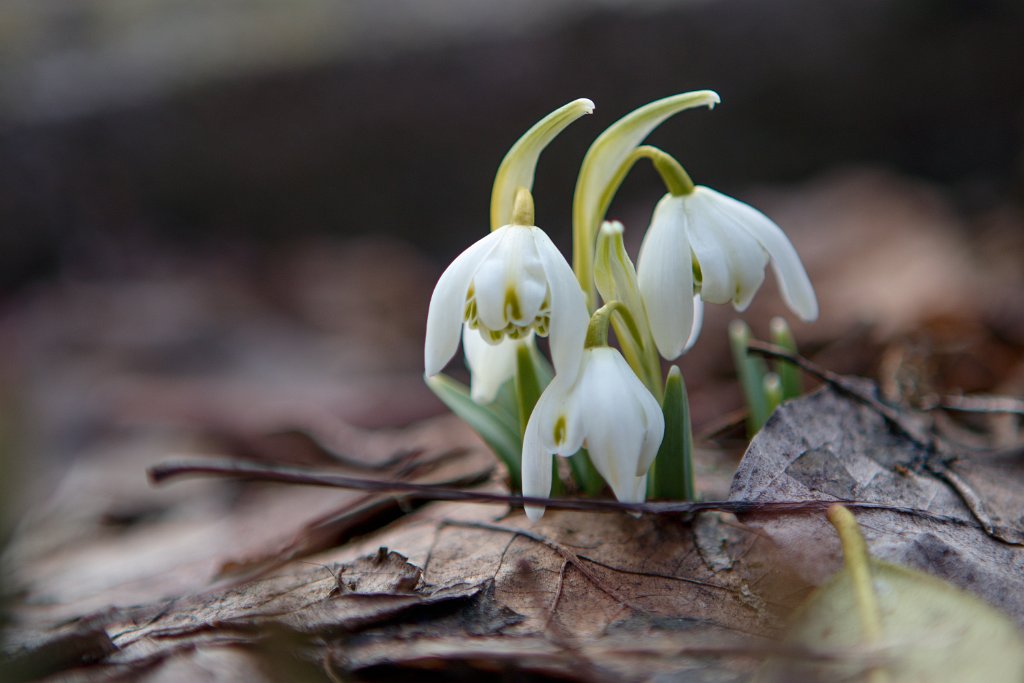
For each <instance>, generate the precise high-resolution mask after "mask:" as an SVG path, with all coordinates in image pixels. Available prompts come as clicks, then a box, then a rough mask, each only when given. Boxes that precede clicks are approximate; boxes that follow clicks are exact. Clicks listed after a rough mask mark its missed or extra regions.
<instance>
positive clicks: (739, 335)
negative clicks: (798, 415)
mask: <svg viewBox="0 0 1024 683" xmlns="http://www.w3.org/2000/svg"><path fill="white" fill-rule="evenodd" d="M749 342H750V328H749V327H748V326H747V324H746V323H745V322H743V321H742V320H733V321H732V322H731V323H730V324H729V346H730V347H731V348H732V360H733V363H734V364H735V365H736V374H737V376H738V377H739V380H740V386H742V387H743V397H744V398H745V399H746V401H747V412H748V414H747V433H748V434H749V435H750V436H753V435H754V434H757V432H758V431H759V430H760V429H761V427H763V426H764V423H765V422H767V421H768V415H769V412H768V401H767V400H766V397H765V395H764V375H765V373H766V372H767V370H768V369H767V367H766V366H765V363H764V361H763V360H761V359H760V358H758V357H755V356H751V355H750V354H749V353H747V344H748V343H749Z"/></svg>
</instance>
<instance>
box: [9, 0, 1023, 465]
mask: <svg viewBox="0 0 1024 683" xmlns="http://www.w3.org/2000/svg"><path fill="white" fill-rule="evenodd" d="M1022 35H1024V6H1022V5H1021V4H1020V3H1018V2H1014V1H1013V0H1004V1H999V0H988V1H986V0H935V1H925V0H905V1H903V2H863V1H861V0H838V1H835V2H829V3H822V2H819V1H818V0H786V1H783V2H773V3H765V2H758V1H756V0H735V1H725V0H705V1H697V0H693V1H687V2H671V1H669V0H644V1H640V2H638V1H633V2H629V1H627V0H603V1H601V2H586V1H584V0H557V1H556V0H546V1H545V0H514V1H509V2H503V3H490V2H478V1H476V0H432V1H429V2H428V1H419V2H417V1H415V0H386V1H382V0H347V1H345V2H328V1H327V0H307V1H305V2H288V3H283V2H252V1H248V2H242V1H239V0H224V1H221V2H217V3H209V2H205V1H203V0H191V1H186V2H171V1H169V0H102V1H97V2H91V3H82V2H75V1H71V0H8V1H7V2H6V3H4V5H3V6H2V7H0V283H2V284H0V287H2V289H0V292H2V293H0V352H2V355H0V405H2V406H3V407H4V410H3V415H4V417H3V423H4V424H3V426H2V428H0V438H2V443H0V450H2V451H3V452H4V453H5V454H6V456H5V457H6V459H7V460H8V463H7V467H9V468H10V467H12V466H14V465H16V466H17V467H16V469H18V470H20V471H21V472H23V473H24V472H26V471H36V470H41V469H45V468H46V467H48V466H52V467H54V468H56V469H57V470H59V469H60V468H61V467H62V465H61V463H64V462H66V461H67V458H68V457H70V456H74V455H78V454H82V453H87V452H89V451H90V450H92V449H98V448H105V447H107V446H108V445H109V443H110V439H111V438H113V437H114V436H116V437H117V438H119V439H123V438H124V437H125V435H126V434H134V433H136V431H137V430H139V429H140V425H145V426H146V429H147V430H150V431H147V432H146V433H147V434H151V433H152V430H153V429H154V425H159V426H161V428H164V429H167V430H168V432H169V433H172V434H178V433H179V432H178V431H175V430H178V429H180V428H181V425H182V424H188V425H192V426H195V425H197V424H198V425H204V424H208V423H209V422H211V421H213V422H217V424H219V425H223V424H224V423H225V422H227V423H230V424H233V425H235V426H238V425H244V426H248V427H250V428H257V427H263V426H267V425H269V424H271V423H273V422H274V421H275V420H278V421H287V420H286V419H285V418H283V417H282V415H297V414H302V415H308V414H309V413H310V412H315V411H323V412H324V413H326V414H330V415H332V416H334V417H336V418H338V419H343V420H346V421H351V422H352V423H353V424H358V425H363V426H386V425H394V424H401V423H404V422H408V421H410V420H412V419H415V418H417V417H421V416H424V415H429V414H432V413H436V412H438V411H440V407H439V405H438V404H437V403H435V402H433V400H432V399H431V397H430V396H429V395H428V394H427V392H426V390H425V389H423V387H422V385H421V382H420V378H419V374H420V372H421V366H420V363H421V356H420V353H421V351H420V343H421V335H422V325H423V319H424V316H425V310H426V302H427V300H428V298H429V292H430V288H431V287H432V284H433V281H434V278H436V275H437V274H438V273H439V272H440V270H441V268H443V266H444V264H445V263H447V262H448V261H449V260H450V259H451V258H452V257H453V256H454V255H455V254H457V253H458V252H459V251H460V250H461V249H462V248H464V247H465V246H466V245H467V244H469V243H470V242H471V241H472V240H474V239H476V238H477V237H478V236H479V235H481V234H482V233H483V231H484V230H485V229H486V217H487V206H488V199H489V191H490V186H491V182H492V179H493V172H494V170H495V169H496V168H497V165H498V162H499V161H500V159H501V157H502V156H503V154H504V153H505V151H506V150H507V148H508V147H509V145H510V144H511V143H512V142H513V141H514V140H515V139H516V137H517V136H518V135H520V134H521V133H522V132H523V131H525V129H526V128H527V127H528V126H530V125H531V124H532V123H533V122H534V121H536V120H537V119H538V118H539V117H541V116H542V115H544V114H545V113H547V112H548V111H550V110H551V109H553V108H555V107H556V106H558V105H561V104H563V103H564V102H566V101H568V100H570V99H573V98H576V97H584V96H585V97H590V98H591V99H593V100H594V101H595V102H596V103H597V111H596V113H595V115H594V116H592V117H588V118H586V119H584V120H582V121H580V122H579V123H577V124H575V125H574V126H573V127H572V128H571V129H569V131H568V132H567V133H566V134H565V135H563V136H562V137H561V138H560V139H559V140H558V141H557V142H556V143H555V144H553V145H552V146H551V148H550V149H549V150H548V152H547V153H546V154H545V156H544V157H543V158H542V161H541V165H540V168H539V171H538V177H537V191H536V199H537V206H538V223H539V224H540V225H541V226H542V227H544V228H545V229H547V230H548V231H549V232H550V233H551V234H552V236H553V237H554V239H555V240H556V242H558V243H560V244H561V245H563V246H567V243H568V220H569V207H570V196H571V190H572V187H573V184H574V182H575V175H576V171H577V169H578V164H579V162H580V160H581V159H582V156H583V153H584V152H585V150H586V148H587V146H588V145H589V143H590V142H591V141H592V140H593V138H594V137H595V136H596V135H597V134H598V133H599V132H600V131H601V130H603V129H604V127H605V126H607V125H608V124H610V123H611V122H613V121H614V120H615V119H616V118H617V117H618V116H620V115H622V114H623V113H625V112H627V111H629V110H631V109H633V108H635V107H636V106H639V105H641V104H643V103H645V102H647V101H649V100H652V99H656V98H659V97H663V96H666V95H669V94H673V93H677V92H681V91H685V90H690V89H697V88H713V89H715V90H717V91H718V92H719V93H720V94H721V96H722V104H721V105H720V107H718V108H717V109H716V110H715V111H714V113H713V114H709V113H707V112H703V111H702V112H691V113H687V114H684V115H682V116H680V117H678V118H677V119H675V120H673V121H671V122H670V123H669V124H668V125H665V126H664V127H663V128H662V129H661V130H659V131H658V132H657V133H656V134H655V136H654V137H653V142H654V143H655V144H658V145H659V146H662V147H664V148H665V149H667V150H669V151H670V152H672V153H674V154H675V155H676V156H677V157H678V158H679V159H680V160H681V161H682V162H683V163H684V165H686V167H687V168H688V170H689V171H690V172H691V174H692V175H693V177H694V179H695V180H696V181H697V182H699V183H704V184H708V185H711V186H713V187H715V188H717V189H720V190H722V191H725V192H728V193H731V194H735V195H737V196H739V197H741V198H743V199H746V200H748V201H751V203H754V204H756V205H758V206H760V207H761V208H764V209H765V210H766V211H767V212H768V213H770V214H771V215H773V216H774V217H775V218H776V219H777V220H778V221H779V222H780V224H782V225H783V227H784V228H786V229H787V231H789V232H790V234H791V235H792V236H793V238H794V240H795V241H796V242H797V245H798V248H799V249H800V251H801V253H802V254H803V255H804V258H805V259H806V260H807V262H808V267H809V269H810V270H811V273H812V276H815V277H816V278H820V279H816V283H818V287H819V293H821V295H822V299H823V303H824V304H825V305H824V306H823V311H824V313H823V319H822V323H821V324H820V326H819V327H818V328H816V329H817V330H818V331H817V332H814V331H804V332H802V334H805V335H806V336H807V337H809V338H810V339H811V340H812V342H813V343H818V342H821V343H822V344H823V343H824V342H825V341H827V339H826V338H827V337H830V338H831V339H833V340H834V339H836V338H840V337H842V336H843V335H848V334H850V333H849V330H850V329H851V328H850V326H851V325H853V324H854V323H855V322H857V321H858V318H857V317H858V316H860V315H861V313H862V312H863V311H870V310H872V308H871V307H872V306H876V307H878V310H884V311H886V313H885V315H886V316H888V317H887V318H886V319H885V320H884V321H882V322H886V323H887V324H889V325H890V328H893V327H896V328H898V327H899V326H900V325H899V323H900V322H901V321H902V323H903V325H904V327H911V326H913V325H914V324H916V318H914V317H913V316H909V317H908V315H909V314H908V311H918V310H924V309H922V308H921V307H922V306H923V304H922V303H921V302H922V301H925V302H931V303H936V302H938V303H937V304H936V305H937V306H939V308H940V309H941V308H942V306H943V305H944V304H943V302H950V301H953V302H954V303H957V304H958V305H960V304H962V303H964V301H965V300H970V299H971V298H976V297H979V296H980V293H981V292H992V291H996V292H999V294H997V295H995V296H994V297H992V296H990V297H988V302H989V303H992V300H993V299H995V304H994V305H996V308H995V309H993V310H995V313H993V315H994V316H995V317H996V318H998V316H999V315H1003V314H1005V312H1006V311H1010V310H1017V309H1016V308H1014V307H1016V306H1018V304H1019V303H1020V302H1021V299H1020V296H1019V295H1017V294H1012V293H1011V292H1015V291H1018V290H1014V289H1013V287H1015V286H1016V285H1015V284H1014V283H1019V281H1020V276H1019V270H1018V269H1017V268H1016V266H1015V263H1018V262H1019V261H1015V260H1014V259H1016V258H1017V256H1018V255H1019V254H1021V253H1024V252H1022V251H1020V250H1019V247H1020V245H1021V237H1020V229H1019V226H1020V221H1019V216H1020V207H1021V200H1022V190H1024V145H1022V142H1024V40H1021V36H1022ZM659 187H660V186H659V184H658V183H657V181H656V177H655V176H654V174H652V173H650V172H649V171H648V170H646V169H645V170H641V171H639V172H637V173H636V174H635V175H634V176H631V178H630V180H629V181H628V182H627V184H626V186H625V188H624V192H623V195H621V199H620V200H619V201H618V202H617V205H616V207H614V208H613V213H614V214H615V215H616V216H617V217H620V218H623V219H624V220H626V222H627V226H632V232H631V233H630V234H631V235H632V236H633V238H634V239H636V238H637V237H639V232H640V229H641V228H642V226H643V222H644V221H645V220H646V219H647V218H648V216H649V211H650V207H651V206H652V205H653V200H654V199H655V198H656V197H657V196H658V195H659V194H660V189H659ZM823 216H824V217H828V216H831V217H835V219H836V220H835V223H834V224H832V225H827V224H822V222H821V218H822V217H823ZM840 229H841V230H842V232H838V231H839V230H840ZM861 230H863V233H860V232H858V231H861ZM901 230H905V232H904V233H901V232H900V231H901ZM901 235H902V237H901ZM935 235H938V237H935ZM978 235H981V236H984V238H985V241H984V242H978V243H975V242H972V241H971V240H973V239H974V238H975V236H978ZM888 240H891V241H892V243H893V244H898V245H899V249H897V248H896V246H892V245H891V244H890V243H889V242H888ZM964 244H967V245H972V244H974V245H976V244H983V245H984V246H983V247H977V248H975V247H974V246H972V247H970V248H971V249H973V250H974V251H973V252H972V254H971V257H972V258H973V259H974V260H973V261H971V262H970V263H969V264H966V265H965V264H963V263H960V262H959V261H956V256H955V255H956V254H957V252H958V250H961V251H962V249H961V246H962V245H964ZM829 245H831V246H829ZM947 247H948V248H947ZM890 248H891V251H889V252H888V253H889V254H890V257H891V258H889V259H888V260H886V259H885V258H881V259H879V258H878V257H879V254H883V255H884V254H885V253H887V252H886V250H887V249H890ZM858 249H862V250H865V251H864V254H866V255H865V257H864V259H863V260H862V262H864V263H867V264H868V265H869V266H870V267H868V268H866V270H856V269H853V270H851V268H852V267H853V266H851V265H850V264H851V261H849V260H847V261H842V262H840V263H839V265H838V266H837V265H836V264H837V262H836V261H834V260H833V261H830V260H829V259H836V258H839V259H854V260H855V259H856V258H857V254H858V253H859V252H858V251H857V250H858ZM950 253H952V254H954V256H953V257H951V258H952V261H951V260H949V259H947V257H949V255H950ZM989 256H992V259H993V260H992V264H993V265H992V269H993V272H994V273H997V274H1000V276H1001V277H1003V276H1004V279H1003V280H1002V281H1001V282H1002V285H1000V284H998V283H995V284H994V283H993V282H990V281H986V282H985V283H983V285H978V286H977V287H979V288H981V289H978V288H975V284H973V283H972V282H966V281H964V280H963V279H961V278H964V277H968V276H966V275H964V273H971V272H974V271H975V270H977V266H978V264H985V263H987V262H988V261H987V260H986V259H988V258H989ZM917 260H920V261H922V262H927V263H931V264H932V266H931V268H930V269H929V267H928V266H927V265H926V266H925V267H924V271H925V274H924V275H921V274H920V272H921V271H919V270H915V269H914V267H912V266H913V265H914V262H915V261H917ZM950 263H953V265H950ZM871 268H875V270H871ZM837 271H838V273H837ZM830 275H832V276H834V277H833V281H835V280H836V278H838V281H839V282H840V283H841V285H836V286H835V287H833V288H832V289H829V287H830V285H829V284H828V283H829V282H830V280H829V276H830ZM875 276H877V277H875ZM889 277H892V278H894V280H893V282H894V284H893V286H892V287H889V286H888V280H887V279H888V278H889ZM843 278H845V279H843ZM901 278H902V279H901ZM913 283H917V285H918V289H915V290H914V292H913V296H910V295H909V294H907V292H908V288H910V289H913V286H912V285H913ZM862 284H863V286H864V290H863V292H864V294H863V296H860V298H859V299H858V296H859V294H858V293H859V292H860V291H862V290H860V289H859V288H860V287H861V285H862ZM1011 285H1012V286H1011ZM986 287H987V288H988V289H985V288H986ZM972 288H973V289H972ZM770 290H774V286H773V285H771V284H769V285H768V286H767V287H766V291H770ZM918 290H919V291H918ZM958 292H959V293H964V294H965V295H964V296H959V295H957V293H958ZM918 294H920V296H921V297H923V298H915V297H916V296H917V295H918ZM765 296H770V295H765ZM890 296H892V297H895V299H894V301H891V302H888V303H887V302H886V299H888V297H890ZM1000 297H1002V298H1000ZM865 299H866V301H864V300H865ZM896 299H898V301H896ZM858 301H863V302H864V303H863V305H862V306H861V305H860V304H859V303H857V302H858ZM851 302H852V303H851ZM829 303H832V304H833V305H832V307H831V308H830V307H829V305H828V304H829ZM773 305H774V306H775V307H774V308H771V306H773ZM765 306H766V307H767V308H765V309H764V310H765V311H766V312H765V313H764V315H767V314H770V313H772V312H779V310H781V309H779V308H778V306H777V304H773V303H771V302H769V303H766V304H765ZM858 306H859V307H858ZM851 311H852V312H851ZM926 312H927V311H926ZM940 312H941V311H940ZM1000 312H1002V313H1000ZM731 315H732V314H731V312H729V311H725V312H712V313H711V314H710V318H709V326H710V327H711V329H714V327H715V325H719V324H720V323H721V324H724V321H725V320H726V319H728V317H731ZM753 315H755V316H756V315H757V311H756V310H755V311H754V312H753ZM922 315H924V313H922ZM716 316H717V317H716ZM883 317H884V316H883ZM990 317H991V316H990ZM1004 317H1005V316H1004ZM1019 317H1020V316H1019V315H1010V316H1009V317H1006V319H1005V320H1004V321H1003V323H1004V324H1003V325H1002V327H1000V328H999V329H1000V330H1002V332H1001V333H1000V334H1003V336H1004V338H1005V339H1006V340H1008V341H1007V344H1010V345H1011V347H1013V345H1015V344H1017V343H1018V341H1019V339H1020V338H1019V337H1014V335H1017V334H1019V333H1020V331H1021V329H1022V327H1024V325H1022V324H1021V323H1020V321H1019ZM894 321H895V322H894ZM872 322H876V323H877V322H878V321H877V320H875V321H872ZM715 334H717V333H714V332H708V339H710V340H711V341H706V342H705V343H704V344H703V347H698V349H697V350H695V354H705V355H706V356H708V357H711V356H714V357H715V358H719V357H722V356H723V353H722V352H721V348H722V346H723V345H722V344H721V343H720V342H721V341H722V340H721V337H720V336H717V337H716V336H715ZM851 338H852V339H854V340H855V341H856V340H857V339H860V337H856V336H855V335H854V336H853V337H851ZM701 348H703V349H704V350H701ZM1014 348H1016V347H1014ZM698 357H700V356H698ZM843 357H844V354H843V353H841V352H836V353H834V354H833V356H832V359H833V361H835V362H838V360H841V359H842V358H843ZM837 359H838V360H837ZM699 367H700V366H699V364H697V365H694V368H695V370H694V372H698V370H697V368H699ZM684 369H685V366H684ZM840 369H843V368H840ZM848 369H856V368H848ZM696 382H697V384H698V385H700V382H701V380H700V379H699V378H698V379H697V380H696ZM992 386H995V383H993V384H992ZM730 391H732V389H730ZM730 395H732V394H730ZM707 405H710V406H717V405H718V404H716V403H714V402H711V403H708V404H707ZM716 411H717V408H704V409H702V408H695V414H696V415H697V418H698V420H700V419H702V417H703V419H704V420H705V421H707V420H710V419H712V418H714V417H715V415H714V414H713V413H715V412H716ZM172 442H173V439H172ZM174 443H176V442H174ZM170 447H171V446H168V445H167V444H161V445H160V449H163V450H166V449H168V448H170ZM0 466H2V463H0ZM4 478H5V480H6V481H7V482H8V483H10V482H12V481H13V478H12V477H11V476H10V475H9V474H8V475H5V477H4Z"/></svg>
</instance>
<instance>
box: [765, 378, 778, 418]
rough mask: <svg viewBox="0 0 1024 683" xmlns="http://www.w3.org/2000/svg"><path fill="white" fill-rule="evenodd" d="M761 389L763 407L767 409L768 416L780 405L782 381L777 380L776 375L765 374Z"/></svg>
mask: <svg viewBox="0 0 1024 683" xmlns="http://www.w3.org/2000/svg"><path fill="white" fill-rule="evenodd" d="M763 389H764V401H765V406H766V408H767V409H768V414H769V415H771V414H772V413H774V412H775V409H776V408H778V407H779V405H780V404H781V403H782V380H780V379H779V375H778V373H775V372H766V373H765V374H764V387H763Z"/></svg>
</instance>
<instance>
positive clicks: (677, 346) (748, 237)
mask: <svg viewBox="0 0 1024 683" xmlns="http://www.w3.org/2000/svg"><path fill="white" fill-rule="evenodd" d="M768 264H771V267H772V271H773V272H774V273H775V278H776V280H777V281H778V283H779V288H780V290H781V292H782V298H783V300H784V301H785V302H786V304H787V305H788V306H789V308H790V309H791V310H792V311H793V312H794V313H795V314H796V315H797V316H799V317H800V318H801V319H802V320H805V321H811V320H815V319H816V318H817V317H818V302H817V299H816V298H815V296H814V288H813V287H812V286H811V281H810V280H809V279H808V277H807V273H806V271H805V270H804V267H803V264H801V263H800V257H799V256H797V253H796V250H795V249H794V248H793V245H792V244H791V243H790V242H789V239H788V238H787V237H786V235H785V234H784V233H783V232H782V230H781V228H779V226H778V225H776V224H775V223H774V222H773V221H772V220H771V219H770V218H768V217H767V216H765V215H764V214H763V213H761V212H760V211H758V210H757V209H755V208H753V207H751V206H748V205H747V204H744V203H743V202H740V201H737V200H735V199H733V198H731V197H727V196H725V195H724V194H721V193H720V192H716V191H715V190H712V189H711V188H708V187H703V186H700V185H698V186H697V187H695V188H694V190H693V191H692V192H691V193H690V194H680V195H672V194H667V195H665V197H663V198H662V199H661V201H660V202H658V206H657V207H656V208H655V210H654V215H653V217H652V218H651V226H650V228H649V229H648V231H647V234H646V235H645V236H644V241H643V244H642V245H641V247H640V256H639V259H638V263H637V280H638V283H639V286H640V292H641V295H642V297H643V300H644V305H645V307H646V308H647V315H648V317H649V319H650V323H651V329H652V332H653V335H654V342H655V344H656V345H657V347H658V351H659V352H660V353H661V355H662V356H663V357H665V358H667V359H669V360H672V359H674V358H677V357H678V356H679V355H680V354H681V353H682V352H683V350H684V348H685V347H686V344H687V340H688V339H690V338H691V336H692V335H691V332H692V330H693V318H694V303H693V299H692V298H691V295H692V294H695V293H696V294H699V295H700V298H701V299H703V300H704V301H706V302H709V303H715V304H724V303H728V302H730V301H731V302H732V304H733V306H734V307H735V308H736V310H738V311H742V310H744V309H746V307H747V306H748V305H750V301H751V299H753V297H754V294H755V293H756V292H757V290H758V288H759V287H760V286H761V283H762V282H763V281H764V270H765V266H766V265H768Z"/></svg>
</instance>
